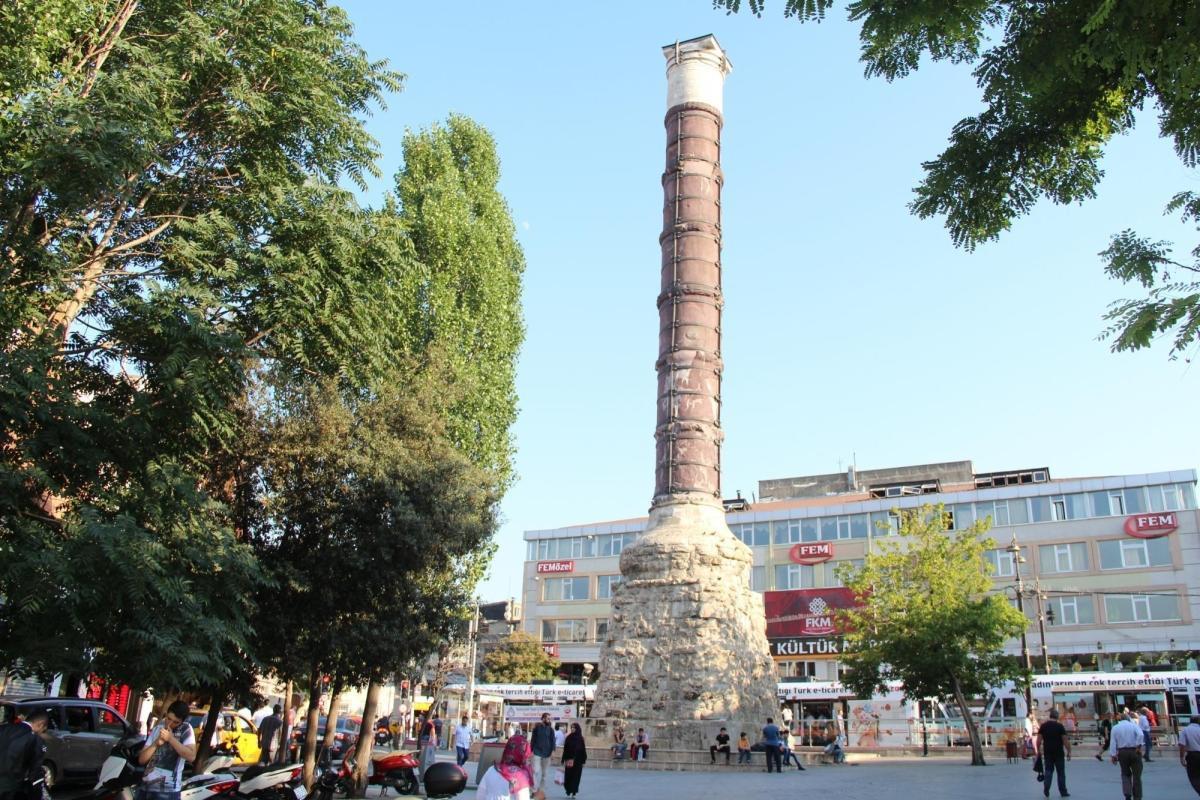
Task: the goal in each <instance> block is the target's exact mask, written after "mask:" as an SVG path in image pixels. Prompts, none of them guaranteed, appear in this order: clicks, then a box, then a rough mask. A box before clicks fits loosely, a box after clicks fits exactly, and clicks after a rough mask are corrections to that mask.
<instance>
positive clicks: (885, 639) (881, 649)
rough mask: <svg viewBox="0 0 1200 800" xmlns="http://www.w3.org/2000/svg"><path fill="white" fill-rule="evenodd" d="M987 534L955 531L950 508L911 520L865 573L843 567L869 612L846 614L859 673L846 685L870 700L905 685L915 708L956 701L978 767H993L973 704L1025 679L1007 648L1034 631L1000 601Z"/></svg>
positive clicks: (851, 662) (853, 667)
mask: <svg viewBox="0 0 1200 800" xmlns="http://www.w3.org/2000/svg"><path fill="white" fill-rule="evenodd" d="M987 529H988V523H987V521H986V520H980V521H977V522H976V523H975V524H974V525H972V526H971V527H970V528H968V529H966V530H962V531H954V532H951V531H947V530H946V513H945V510H944V508H943V507H942V506H941V505H938V506H923V507H922V508H920V509H917V510H912V511H905V512H903V514H902V515H901V522H900V538H899V539H888V540H886V541H883V542H882V543H881V544H880V545H879V549H878V550H877V551H875V552H872V553H870V554H869V555H868V556H867V558H866V561H865V563H864V564H863V566H862V567H861V568H859V569H857V570H855V569H853V568H850V569H847V568H845V567H842V568H840V569H841V572H840V574H841V577H842V579H843V580H844V582H845V584H846V586H847V587H848V588H849V589H850V590H851V591H852V592H853V593H854V595H855V598H856V599H857V600H858V602H859V603H860V604H861V605H860V606H859V607H857V608H852V609H848V610H846V611H844V612H840V619H841V623H842V624H843V625H844V626H845V629H846V630H847V631H848V632H847V634H846V652H845V655H844V657H843V658H844V660H845V662H846V665H847V666H848V667H849V668H850V670H849V672H848V673H847V674H846V675H845V677H843V682H844V683H845V684H846V685H847V686H848V687H849V688H850V689H851V690H853V691H854V692H856V693H857V694H859V695H861V696H870V695H872V694H875V693H877V692H880V691H883V690H884V689H885V687H886V686H887V683H888V682H889V681H901V682H902V683H903V685H904V695H905V697H906V698H907V699H910V700H920V699H923V698H927V697H936V698H942V697H945V698H953V700H954V702H955V704H956V705H957V706H958V709H959V711H960V712H961V713H962V717H963V721H964V723H965V725H966V729H967V734H968V736H969V737H970V739H971V763H972V764H983V763H984V759H983V745H982V743H981V741H980V738H979V731H978V729H977V727H976V725H975V720H974V718H973V717H972V716H971V711H970V709H969V708H968V707H967V696H968V695H972V694H978V693H981V692H984V691H986V690H987V689H988V687H990V686H995V685H997V684H999V683H1002V682H1003V681H1005V680H1009V679H1018V678H1022V677H1023V675H1022V670H1021V669H1020V668H1019V666H1018V664H1017V662H1016V659H1014V658H1012V657H1011V656H1006V655H1005V654H1004V645H1005V643H1006V642H1007V641H1009V640H1011V639H1012V638H1013V637H1015V636H1018V635H1020V634H1021V633H1022V632H1023V631H1024V630H1025V626H1026V624H1027V620H1026V619H1025V617H1024V616H1023V615H1022V614H1021V613H1020V612H1019V611H1017V610H1016V609H1015V608H1013V607H1012V606H1011V605H1010V604H1009V603H1008V602H1007V601H1006V599H1005V598H1004V596H1003V595H1001V594H994V593H992V589H993V587H992V581H991V578H990V577H989V565H988V563H987V561H986V560H985V559H984V557H983V554H984V551H985V550H986V549H988V548H991V547H995V542H994V541H992V540H991V539H989V538H987V537H986V533H987ZM1025 677H1027V676H1025Z"/></svg>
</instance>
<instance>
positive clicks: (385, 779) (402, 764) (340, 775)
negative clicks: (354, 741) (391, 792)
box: [313, 751, 421, 800]
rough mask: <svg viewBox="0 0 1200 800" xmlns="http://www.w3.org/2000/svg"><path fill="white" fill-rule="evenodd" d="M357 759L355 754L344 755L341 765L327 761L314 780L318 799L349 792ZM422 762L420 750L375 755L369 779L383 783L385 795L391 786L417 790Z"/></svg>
mask: <svg viewBox="0 0 1200 800" xmlns="http://www.w3.org/2000/svg"><path fill="white" fill-rule="evenodd" d="M355 763H356V762H355V760H354V757H353V756H347V757H346V758H344V759H342V763H341V766H340V767H337V768H334V767H333V766H332V765H328V763H327V766H326V768H325V769H324V770H323V771H322V772H321V774H320V775H319V776H318V777H317V781H316V783H314V784H313V791H315V792H316V793H317V796H316V798H315V800H332V798H333V794H334V792H338V793H341V794H349V793H350V789H351V788H352V784H353V776H354V765H355ZM420 763H421V762H420V759H419V758H418V754H417V752H416V751H407V752H405V751H398V752H395V753H388V754H386V755H379V756H372V757H371V763H370V764H369V765H368V766H367V783H368V784H370V785H372V786H382V787H383V791H382V792H381V793H380V796H381V797H382V796H383V795H385V794H387V787H389V786H391V787H392V788H393V789H395V790H396V791H397V792H399V793H400V794H416V793H417V792H418V791H419V789H420V785H419V784H418V783H417V769H418V767H419V766H420Z"/></svg>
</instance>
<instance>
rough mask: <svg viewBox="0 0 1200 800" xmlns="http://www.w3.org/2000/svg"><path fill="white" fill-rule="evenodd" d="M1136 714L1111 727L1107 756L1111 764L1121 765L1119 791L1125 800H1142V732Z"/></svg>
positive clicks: (1126, 714) (1130, 713) (1127, 715)
mask: <svg viewBox="0 0 1200 800" xmlns="http://www.w3.org/2000/svg"><path fill="white" fill-rule="evenodd" d="M1136 720H1137V714H1134V713H1133V712H1132V711H1127V712H1125V716H1124V717H1123V718H1122V719H1121V720H1120V721H1118V722H1117V724H1116V725H1114V726H1113V729H1112V743H1111V744H1110V745H1109V748H1108V754H1109V756H1110V757H1111V758H1112V763H1114V764H1120V765H1121V790H1122V791H1123V792H1124V793H1125V800H1142V731H1141V728H1140V727H1139V726H1138V724H1137V721H1136Z"/></svg>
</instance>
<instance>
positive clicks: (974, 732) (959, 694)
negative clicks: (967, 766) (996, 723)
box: [954, 678, 987, 767]
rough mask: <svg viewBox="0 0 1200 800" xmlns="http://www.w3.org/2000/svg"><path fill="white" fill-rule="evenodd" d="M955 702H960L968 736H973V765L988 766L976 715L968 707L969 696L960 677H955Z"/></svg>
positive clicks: (959, 708)
mask: <svg viewBox="0 0 1200 800" xmlns="http://www.w3.org/2000/svg"><path fill="white" fill-rule="evenodd" d="M954 702H956V703H957V704H958V710H959V713H961V714H962V718H963V727H965V728H966V729H967V736H969V737H970V738H971V766H973V767H982V766H986V765H987V762H986V761H984V760H983V742H982V741H981V740H980V738H979V728H978V727H976V725H975V717H973V716H972V715H971V709H970V708H968V707H967V698H966V695H964V694H963V691H962V686H960V685H959V683H958V678H954Z"/></svg>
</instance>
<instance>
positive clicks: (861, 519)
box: [850, 514, 871, 539]
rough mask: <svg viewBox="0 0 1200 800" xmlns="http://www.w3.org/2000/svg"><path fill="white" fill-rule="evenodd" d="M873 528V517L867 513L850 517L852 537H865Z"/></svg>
mask: <svg viewBox="0 0 1200 800" xmlns="http://www.w3.org/2000/svg"><path fill="white" fill-rule="evenodd" d="M870 529H871V518H870V517H869V516H868V515H866V514H854V515H852V516H851V517H850V538H851V539H865V538H867V531H869V530H870Z"/></svg>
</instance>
